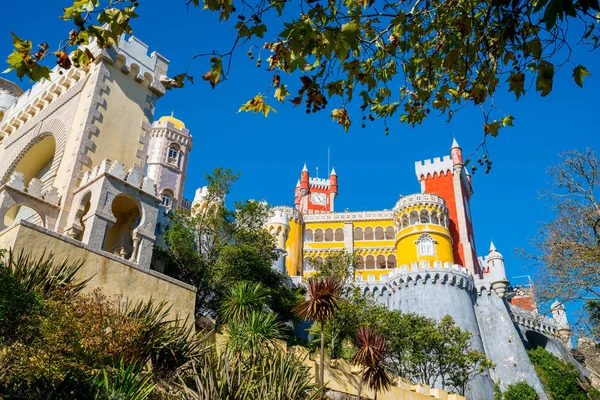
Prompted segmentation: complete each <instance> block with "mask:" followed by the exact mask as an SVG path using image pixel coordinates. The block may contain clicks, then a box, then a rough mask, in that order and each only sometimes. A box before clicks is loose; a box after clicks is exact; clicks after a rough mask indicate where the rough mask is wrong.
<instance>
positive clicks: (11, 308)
mask: <svg viewBox="0 0 600 400" xmlns="http://www.w3.org/2000/svg"><path fill="white" fill-rule="evenodd" d="M0 288H2V290H0V346H1V345H3V344H8V343H10V342H11V341H12V340H14V339H16V338H17V337H19V336H20V335H21V334H23V332H19V331H18V330H17V328H19V327H20V326H22V321H23V319H25V318H27V316H29V315H32V314H35V313H36V312H37V311H38V310H39V308H40V307H41V306H42V300H41V296H38V295H36V293H34V292H30V291H27V290H26V289H25V288H24V287H23V285H21V284H20V283H19V282H18V281H17V280H16V279H15V277H14V276H12V274H11V273H10V272H9V270H8V269H7V268H6V267H4V266H0Z"/></svg>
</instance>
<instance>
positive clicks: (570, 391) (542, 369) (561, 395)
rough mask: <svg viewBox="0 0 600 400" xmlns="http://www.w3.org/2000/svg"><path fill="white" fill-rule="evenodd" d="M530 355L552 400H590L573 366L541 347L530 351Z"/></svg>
mask: <svg viewBox="0 0 600 400" xmlns="http://www.w3.org/2000/svg"><path fill="white" fill-rule="evenodd" d="M528 353H529V359H530V360H531V362H532V363H533V365H534V366H535V370H536V372H537V373H538V375H539V377H540V380H541V381H542V383H543V384H544V387H545V388H546V391H547V392H548V395H549V396H550V398H551V399H555V400H587V399H588V396H587V395H586V392H585V390H584V389H583V388H582V387H581V384H580V380H579V379H580V377H579V373H578V372H577V370H576V369H575V366H574V365H573V364H571V363H566V362H564V361H562V360H561V359H560V358H558V357H556V356H555V355H553V354H551V353H550V352H548V351H546V350H544V349H542V348H541V347H538V348H536V349H533V350H529V351H528Z"/></svg>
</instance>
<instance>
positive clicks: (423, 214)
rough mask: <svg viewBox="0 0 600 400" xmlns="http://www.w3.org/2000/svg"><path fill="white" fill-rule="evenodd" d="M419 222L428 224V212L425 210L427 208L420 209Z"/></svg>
mask: <svg viewBox="0 0 600 400" xmlns="http://www.w3.org/2000/svg"><path fill="white" fill-rule="evenodd" d="M419 222H420V223H422V224H428V223H429V213H428V212H427V210H422V211H421V217H420V218H419Z"/></svg>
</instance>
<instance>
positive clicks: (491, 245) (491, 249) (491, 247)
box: [490, 240, 498, 253]
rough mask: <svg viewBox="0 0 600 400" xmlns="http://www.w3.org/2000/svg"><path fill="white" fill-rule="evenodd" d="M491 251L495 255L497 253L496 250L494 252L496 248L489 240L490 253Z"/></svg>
mask: <svg viewBox="0 0 600 400" xmlns="http://www.w3.org/2000/svg"><path fill="white" fill-rule="evenodd" d="M492 251H495V252H496V253H497V252H498V250H496V246H494V242H493V241H491V240H490V253H491V252H492Z"/></svg>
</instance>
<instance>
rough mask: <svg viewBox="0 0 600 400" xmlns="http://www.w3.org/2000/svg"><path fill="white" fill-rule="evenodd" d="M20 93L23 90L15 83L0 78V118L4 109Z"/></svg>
mask: <svg viewBox="0 0 600 400" xmlns="http://www.w3.org/2000/svg"><path fill="white" fill-rule="evenodd" d="M22 94H23V90H22V89H21V88H20V87H19V86H18V85H17V84H16V83H13V82H11V81H8V80H6V79H4V78H0V120H1V119H2V115H3V114H4V110H6V109H7V108H8V107H10V105H11V104H12V103H14V102H15V101H16V100H17V99H18V98H19V96H21V95H22Z"/></svg>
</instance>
